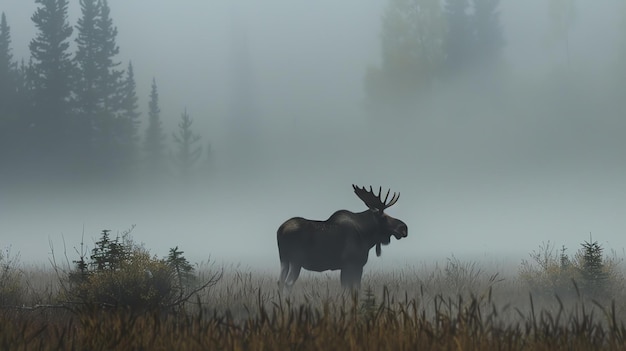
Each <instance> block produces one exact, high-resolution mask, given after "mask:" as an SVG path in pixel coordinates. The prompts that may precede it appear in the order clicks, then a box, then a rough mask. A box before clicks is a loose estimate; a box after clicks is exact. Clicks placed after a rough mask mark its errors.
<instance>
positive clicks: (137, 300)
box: [65, 230, 196, 310]
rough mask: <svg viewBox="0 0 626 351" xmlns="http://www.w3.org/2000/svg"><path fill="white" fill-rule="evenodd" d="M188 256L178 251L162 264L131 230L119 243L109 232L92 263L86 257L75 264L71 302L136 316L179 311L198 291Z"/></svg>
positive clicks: (68, 295)
mask: <svg viewBox="0 0 626 351" xmlns="http://www.w3.org/2000/svg"><path fill="white" fill-rule="evenodd" d="M82 247H83V246H82V244H81V250H82ZM182 254H183V251H180V250H178V247H176V248H173V249H171V250H170V254H169V256H168V257H167V258H164V259H158V258H157V257H155V256H152V255H150V252H149V251H148V250H146V249H145V248H143V247H142V246H140V245H137V244H135V243H134V242H133V240H132V238H131V236H130V230H129V231H126V232H124V233H123V234H122V235H121V236H117V237H115V238H111V236H110V231H109V230H103V231H102V233H101V236H100V239H99V240H98V241H97V242H96V243H95V247H94V248H93V249H92V250H91V255H90V257H89V259H87V258H86V254H85V253H81V255H80V258H79V259H78V260H76V261H74V265H75V266H74V270H72V271H71V272H70V273H69V274H68V282H69V287H68V289H67V290H66V291H65V298H66V299H69V300H70V301H71V302H73V303H76V302H78V303H82V304H88V305H93V304H95V305H101V306H107V307H125V308H130V309H132V310H154V309H163V308H170V307H175V306H177V305H179V304H181V303H183V302H185V300H186V298H188V297H189V292H190V291H193V289H194V288H195V287H196V286H195V285H194V284H195V283H196V278H195V276H194V274H193V267H192V266H191V265H190V264H189V262H188V261H187V259H186V258H185V257H184V256H183V255H182Z"/></svg>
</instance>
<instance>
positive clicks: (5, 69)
mask: <svg viewBox="0 0 626 351" xmlns="http://www.w3.org/2000/svg"><path fill="white" fill-rule="evenodd" d="M17 72H18V71H17V63H16V62H15V61H13V53H12V52H11V28H10V27H9V25H8V24H7V20H6V16H5V15H4V12H3V13H2V16H1V18H0V123H2V122H3V121H2V120H3V119H5V118H8V116H9V115H10V114H13V113H14V111H13V109H12V107H13V101H14V99H15V95H16V91H17Z"/></svg>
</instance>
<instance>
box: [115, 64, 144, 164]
mask: <svg viewBox="0 0 626 351" xmlns="http://www.w3.org/2000/svg"><path fill="white" fill-rule="evenodd" d="M136 89H137V85H136V83H135V73H134V70H133V64H132V63H131V62H129V63H128V68H127V69H126V77H125V79H124V84H123V86H122V89H121V101H120V102H121V104H120V112H119V115H118V117H117V125H118V131H117V134H118V135H119V140H120V144H121V155H122V157H123V160H124V162H125V165H126V166H128V165H130V164H131V163H132V162H134V161H135V159H136V158H137V142H138V139H139V138H138V135H137V133H138V132H137V131H138V125H139V116H140V115H141V114H140V113H139V111H138V108H139V106H138V105H137V100H138V99H137V92H136Z"/></svg>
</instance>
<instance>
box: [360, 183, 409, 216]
mask: <svg viewBox="0 0 626 351" xmlns="http://www.w3.org/2000/svg"><path fill="white" fill-rule="evenodd" d="M352 188H353V189H354V193H355V194H356V196H358V197H359V199H361V200H363V202H365V205H367V207H369V208H371V209H377V210H379V211H380V212H382V211H384V210H385V209H386V208H389V207H391V206H393V204H395V203H396V202H397V201H398V199H399V198H400V193H398V194H396V193H393V196H392V197H391V200H389V203H387V199H388V198H389V193H390V192H391V189H389V190H387V195H385V200H383V199H381V197H380V195H381V193H382V187H379V188H378V195H374V190H373V189H372V187H371V186H370V190H369V191H368V190H366V189H365V187H362V188H359V187H358V186H356V185H354V184H352Z"/></svg>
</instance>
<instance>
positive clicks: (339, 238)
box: [277, 209, 408, 288]
mask: <svg viewBox="0 0 626 351" xmlns="http://www.w3.org/2000/svg"><path fill="white" fill-rule="evenodd" d="M407 232H408V229H407V226H406V224H405V223H404V222H402V221H401V220H399V219H396V218H393V217H391V216H388V215H387V214H384V213H383V212H382V211H381V210H378V209H370V210H367V211H363V212H359V213H353V212H350V211H346V210H340V211H337V212H335V213H334V214H333V215H332V216H330V218H328V219H327V220H326V221H314V220H308V219H304V218H302V217H295V218H291V219H289V220H287V221H286V222H285V223H283V224H282V225H281V226H280V228H278V232H277V240H278V252H279V256H280V264H281V272H280V281H279V283H280V284H281V286H285V285H286V286H287V287H290V286H292V285H293V283H295V281H296V280H297V279H298V276H299V275H300V270H301V269H302V268H304V269H307V270H311V271H316V272H321V271H326V270H337V269H339V270H341V284H342V286H344V287H350V288H358V287H359V285H360V283H361V276H362V274H363V266H364V265H365V263H367V258H368V254H369V250H370V249H371V248H372V247H374V246H376V253H377V255H378V256H380V245H381V244H382V245H387V244H389V242H390V241H391V235H394V236H395V237H396V239H401V238H404V237H406V236H407Z"/></svg>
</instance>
